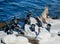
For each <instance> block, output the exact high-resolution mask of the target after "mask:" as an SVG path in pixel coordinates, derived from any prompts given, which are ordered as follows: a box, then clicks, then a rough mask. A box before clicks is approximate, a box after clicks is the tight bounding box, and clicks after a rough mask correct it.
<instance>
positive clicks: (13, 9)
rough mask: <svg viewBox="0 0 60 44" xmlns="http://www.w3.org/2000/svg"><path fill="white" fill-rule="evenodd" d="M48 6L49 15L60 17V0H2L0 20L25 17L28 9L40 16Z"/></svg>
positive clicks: (0, 3) (0, 0)
mask: <svg viewBox="0 0 60 44" xmlns="http://www.w3.org/2000/svg"><path fill="white" fill-rule="evenodd" d="M45 6H48V8H49V15H50V16H55V15H57V16H58V17H60V0H0V22H2V21H7V20H11V19H12V18H13V16H16V17H20V18H23V17H25V16H26V14H27V12H28V11H31V12H32V16H39V15H41V13H42V12H43V10H44V7H45Z"/></svg>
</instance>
